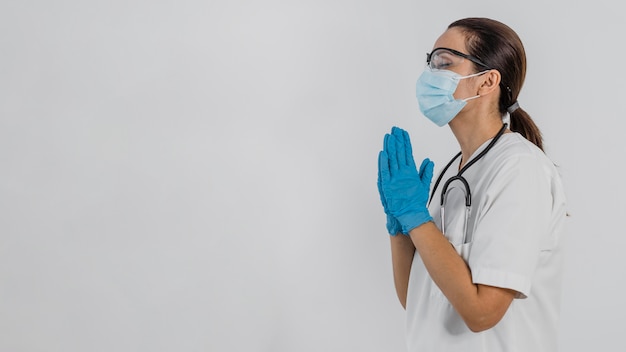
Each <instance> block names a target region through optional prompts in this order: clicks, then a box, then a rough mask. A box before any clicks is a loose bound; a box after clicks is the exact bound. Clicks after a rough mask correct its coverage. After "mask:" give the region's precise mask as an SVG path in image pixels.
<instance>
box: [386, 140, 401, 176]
mask: <svg viewBox="0 0 626 352" xmlns="http://www.w3.org/2000/svg"><path fill="white" fill-rule="evenodd" d="M383 151H384V152H386V157H387V160H388V164H389V167H388V170H390V171H391V172H393V171H395V170H398V156H397V147H396V138H395V137H394V136H393V135H390V134H386V135H385V147H384V149H383Z"/></svg>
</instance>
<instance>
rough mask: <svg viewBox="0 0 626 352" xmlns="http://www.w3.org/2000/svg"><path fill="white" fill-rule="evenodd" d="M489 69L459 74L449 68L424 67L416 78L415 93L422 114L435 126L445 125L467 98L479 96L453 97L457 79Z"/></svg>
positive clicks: (472, 75) (480, 73) (457, 83)
mask: <svg viewBox="0 0 626 352" xmlns="http://www.w3.org/2000/svg"><path fill="white" fill-rule="evenodd" d="M488 71H489V70H486V71H482V72H478V73H474V74H471V75H468V76H461V75H460V74H458V73H456V72H452V71H449V70H431V69H430V68H426V70H424V72H423V73H422V75H421V76H420V77H419V78H418V80H417V84H416V87H415V94H416V96H417V101H418V103H419V107H420V110H421V111H422V114H424V116H426V117H427V118H428V119H429V120H431V121H432V122H434V123H435V124H437V126H439V127H441V126H445V125H446V124H447V123H448V122H450V121H452V119H453V118H454V117H455V116H456V115H457V114H458V113H459V111H461V109H463V107H464V106H465V104H467V101H468V100H472V99H476V98H479V97H480V95H475V96H473V97H469V98H465V99H454V96H453V94H454V91H456V87H457V86H458V85H459V81H460V80H462V79H464V78H470V77H476V76H480V75H482V74H484V73H486V72H488Z"/></svg>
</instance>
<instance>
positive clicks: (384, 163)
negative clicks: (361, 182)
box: [376, 151, 389, 213]
mask: <svg viewBox="0 0 626 352" xmlns="http://www.w3.org/2000/svg"><path fill="white" fill-rule="evenodd" d="M383 154H385V152H383V151H381V152H380V153H378V180H377V181H376V185H377V186H378V194H379V195H380V202H381V203H382V204H383V208H384V209H385V213H386V212H387V200H386V199H385V194H384V193H383V183H382V178H383V175H382V174H383V169H387V170H388V168H389V161H388V160H386V158H387V157H386V155H383Z"/></svg>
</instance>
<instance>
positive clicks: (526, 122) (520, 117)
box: [509, 107, 543, 151]
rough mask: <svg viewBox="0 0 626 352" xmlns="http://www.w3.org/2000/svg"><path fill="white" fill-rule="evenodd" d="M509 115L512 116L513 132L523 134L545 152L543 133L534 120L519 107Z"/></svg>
mask: <svg viewBox="0 0 626 352" xmlns="http://www.w3.org/2000/svg"><path fill="white" fill-rule="evenodd" d="M509 114H510V116H511V118H510V120H511V131H513V132H517V133H519V134H521V135H522V136H523V137H524V138H526V139H528V140H529V141H530V142H532V143H533V144H534V145H536V146H537V147H539V149H541V150H542V151H543V137H542V135H541V131H540V130H539V127H537V125H536V124H535V122H534V121H533V119H531V118H530V115H528V113H527V112H526V111H524V110H523V109H522V108H519V107H518V108H517V109H515V110H514V111H513V112H510V113H509Z"/></svg>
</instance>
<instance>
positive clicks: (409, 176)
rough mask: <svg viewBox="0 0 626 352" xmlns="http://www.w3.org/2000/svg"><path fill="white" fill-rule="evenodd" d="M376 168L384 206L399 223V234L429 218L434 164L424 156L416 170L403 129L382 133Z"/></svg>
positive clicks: (407, 135)
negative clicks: (382, 145) (381, 145)
mask: <svg viewBox="0 0 626 352" xmlns="http://www.w3.org/2000/svg"><path fill="white" fill-rule="evenodd" d="M378 168H379V177H380V183H381V189H382V193H383V195H384V198H385V201H386V206H387V209H388V211H389V213H390V214H391V215H392V216H393V217H394V218H396V219H397V220H398V221H399V222H400V226H401V227H402V233H409V231H411V230H412V229H414V228H416V227H418V226H420V225H422V224H424V223H426V222H428V221H432V219H433V218H432V217H431V216H430V213H429V212H428V208H427V203H428V196H429V191H430V182H431V180H432V177H433V168H434V163H433V162H432V161H430V159H428V158H426V159H424V161H422V165H421V166H420V170H419V172H418V171H417V169H416V167H415V161H414V160H413V149H412V147H411V140H410V138H409V134H408V133H407V132H406V131H405V130H403V129H401V128H398V127H393V128H392V129H391V134H386V135H385V142H384V148H383V150H382V151H381V152H380V154H379V156H378Z"/></svg>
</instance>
